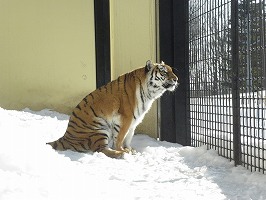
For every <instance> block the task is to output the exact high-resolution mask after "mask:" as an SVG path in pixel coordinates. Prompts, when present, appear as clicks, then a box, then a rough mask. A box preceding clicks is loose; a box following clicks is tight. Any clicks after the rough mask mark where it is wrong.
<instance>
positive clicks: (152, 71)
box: [150, 68, 155, 80]
mask: <svg viewBox="0 0 266 200" xmlns="http://www.w3.org/2000/svg"><path fill="white" fill-rule="evenodd" d="M154 70H155V68H153V70H152V71H151V78H150V80H152V79H153V72H154Z"/></svg>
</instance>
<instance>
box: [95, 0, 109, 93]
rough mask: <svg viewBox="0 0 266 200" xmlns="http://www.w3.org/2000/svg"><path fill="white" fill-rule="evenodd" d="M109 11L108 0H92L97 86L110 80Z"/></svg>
mask: <svg viewBox="0 0 266 200" xmlns="http://www.w3.org/2000/svg"><path fill="white" fill-rule="evenodd" d="M109 12H110V11H109V0H94V18H95V43H96V78H97V82H96V86H97V88H98V87H100V86H102V85H105V84H106V83H108V82H110V80H111V56H110V51H111V50H110V49H111V48H110V13H109Z"/></svg>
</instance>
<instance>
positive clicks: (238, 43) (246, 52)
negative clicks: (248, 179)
mask: <svg viewBox="0 0 266 200" xmlns="http://www.w3.org/2000/svg"><path fill="white" fill-rule="evenodd" d="M265 13H266V2H265V0H260V1H251V0H240V1H239V0H231V1H230V0H223V1H212V0H207V1H206V0H189V15H190V16H189V18H188V24H189V28H190V30H189V39H188V45H189V56H188V59H189V65H190V77H189V79H190V81H189V85H190V88H189V93H190V98H189V102H190V115H191V116H190V123H191V126H190V127H191V141H192V145H193V146H200V145H206V146H207V147H208V148H213V149H216V150H217V151H218V153H219V154H220V155H222V156H224V157H226V158H229V159H232V160H234V161H235V165H240V164H242V165H244V166H245V167H247V168H248V169H250V170H251V171H261V172H263V173H265V172H266V126H265V125H266V118H265V113H266V99H265V96H266V95H265V93H266V84H265V79H266V74H265V71H266V65H265V60H266V56H265V46H266V43H265V35H266V25H265V23H266V14H265Z"/></svg>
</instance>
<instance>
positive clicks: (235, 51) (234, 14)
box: [231, 0, 242, 165]
mask: <svg viewBox="0 0 266 200" xmlns="http://www.w3.org/2000/svg"><path fill="white" fill-rule="evenodd" d="M231 19H232V21H231V23H232V24H231V26H232V28H231V38H232V69H233V76H232V100H233V102H232V103H233V140H234V141H233V145H234V161H235V165H241V163H242V161H241V160H242V159H241V131H240V94H239V92H240V90H239V43H238V41H239V30H238V0H232V1H231Z"/></svg>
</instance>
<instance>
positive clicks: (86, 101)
mask: <svg viewBox="0 0 266 200" xmlns="http://www.w3.org/2000/svg"><path fill="white" fill-rule="evenodd" d="M89 95H91V94H89ZM87 97H88V96H86V97H85V98H84V99H83V100H84V101H85V103H86V104H87V103H88V100H87Z"/></svg>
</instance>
